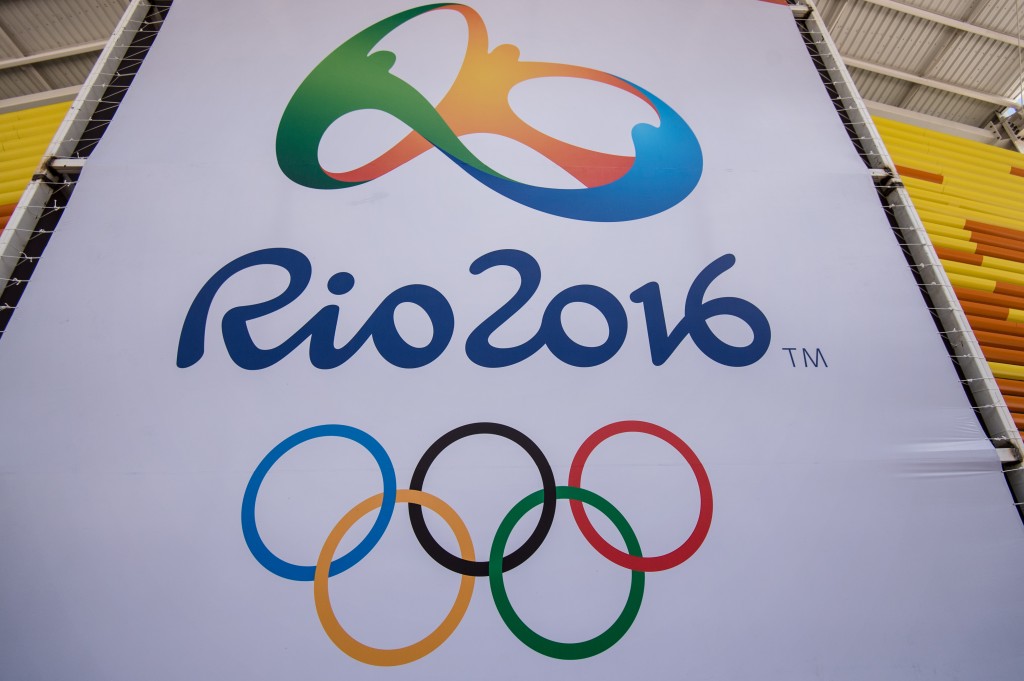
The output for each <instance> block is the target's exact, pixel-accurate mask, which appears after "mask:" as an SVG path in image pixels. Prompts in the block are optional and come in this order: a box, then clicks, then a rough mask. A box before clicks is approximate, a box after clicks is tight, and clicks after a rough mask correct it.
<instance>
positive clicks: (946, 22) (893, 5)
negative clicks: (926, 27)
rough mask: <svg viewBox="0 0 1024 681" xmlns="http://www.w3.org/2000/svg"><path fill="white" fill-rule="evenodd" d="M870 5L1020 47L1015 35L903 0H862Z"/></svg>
mask: <svg viewBox="0 0 1024 681" xmlns="http://www.w3.org/2000/svg"><path fill="white" fill-rule="evenodd" d="M864 1H865V2H868V3H870V4H872V5H878V6H879V7H885V8H886V9H891V10H895V11H897V12H902V13H903V14H909V15H910V16H914V17H918V18H919V19H927V20H928V21H933V22H935V23H936V24H942V25H943V26H949V27H951V28H956V29H959V30H961V31H965V32H967V33H973V34H974V35H980V36H984V37H986V38H989V39H991V40H998V41H999V42H1002V43H1006V44H1007V45H1013V46H1014V47H1017V48H1019V47H1021V41H1020V39H1019V38H1017V36H1014V35H1008V34H1006V33H1000V32H999V31H993V30H990V29H987V28H982V27H981V26H977V25H975V24H971V23H968V22H966V21H960V20H959V19H952V18H950V17H947V16H945V15H943V14H936V13H935V12H929V11H928V10H925V9H921V8H919V7H914V6H912V5H908V4H906V3H903V2H897V1H896V0H864Z"/></svg>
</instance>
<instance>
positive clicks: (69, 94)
mask: <svg viewBox="0 0 1024 681" xmlns="http://www.w3.org/2000/svg"><path fill="white" fill-rule="evenodd" d="M81 89H82V88H81V86H78V85H74V86H72V87H64V88H60V89H58V90H47V91H46V92H36V93H34V94H31V95H22V96H21V97H11V98H9V99H0V113H10V112H11V111H21V110H22V109H31V108H33V107H36V106H44V105H46V104H56V103H57V102H70V101H71V100H72V99H74V98H75V96H76V95H78V91H79V90H81Z"/></svg>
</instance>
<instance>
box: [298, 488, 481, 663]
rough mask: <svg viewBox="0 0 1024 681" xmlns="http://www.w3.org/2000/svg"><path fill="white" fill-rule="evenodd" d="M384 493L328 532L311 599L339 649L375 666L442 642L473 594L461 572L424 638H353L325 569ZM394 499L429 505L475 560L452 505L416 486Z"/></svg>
mask: <svg viewBox="0 0 1024 681" xmlns="http://www.w3.org/2000/svg"><path fill="white" fill-rule="evenodd" d="M383 499H384V495H383V494H376V495H374V496H372V497H370V498H369V499H366V500H365V501H362V502H360V503H358V504H356V506H355V507H354V508H353V509H352V510H351V511H349V512H348V513H346V514H345V515H344V516H343V517H342V519H341V520H339V521H338V524H337V525H335V526H334V529H333V530H331V533H330V534H329V535H327V541H326V542H324V547H323V548H322V549H321V550H320V556H319V557H318V558H317V559H316V572H314V573H313V599H314V601H315V602H316V614H317V616H318V617H319V618H320V624H321V625H323V628H324V631H325V632H327V636H329V637H330V639H331V641H333V642H334V645H336V646H338V648H339V649H340V650H341V652H343V653H345V654H346V655H348V656H349V657H351V658H353V659H356V660H359V661H360V662H364V663H366V664H372V665H377V666H378V667H393V666H396V665H400V664H408V663H409V662H412V661H413V660H418V659H420V658H421V657H424V656H425V655H428V654H430V653H431V652H433V651H434V650H435V649H436V648H437V647H438V646H440V645H441V644H442V643H444V642H445V641H446V640H447V639H448V637H449V636H451V634H452V632H453V631H455V627H457V626H459V622H461V621H462V618H463V617H464V616H465V614H466V610H467V609H468V608H469V601H470V599H471V598H472V597H473V584H474V582H475V581H476V580H475V579H474V578H473V577H472V576H470V575H463V576H462V582H461V583H460V584H459V593H458V595H457V596H456V597H455V604H454V605H453V606H452V609H451V611H450V612H449V613H448V615H447V616H445V618H444V620H443V621H442V622H441V624H440V625H439V626H438V627H437V629H434V631H432V632H430V633H429V634H428V635H427V637H426V638H424V639H422V640H420V641H418V642H416V643H413V644H412V645H410V646H406V647H404V648H393V649H387V648H373V647H370V646H368V645H366V644H364V643H360V642H359V641H357V640H355V639H354V638H352V636H350V635H349V633H348V632H347V631H345V629H344V628H342V626H341V624H340V623H339V622H338V618H337V617H335V616H334V608H333V607H331V596H330V593H329V592H328V590H327V579H328V572H329V571H330V565H331V559H332V558H333V557H334V552H335V551H336V550H337V549H338V544H340V543H341V539H342V537H344V536H345V533H346V532H348V531H349V530H350V529H351V528H352V525H354V524H355V522H356V521H357V520H359V519H360V518H362V517H363V516H364V515H366V514H367V513H369V512H370V511H372V510H374V509H376V508H379V507H380V505H381V503H382V502H383ZM395 502H396V503H405V504H419V505H420V506H424V507H426V508H429V509H430V510H432V511H433V512H434V513H436V514H437V515H439V516H441V519H442V520H444V521H445V522H446V523H448V527H450V528H451V529H452V532H453V533H454V534H455V539H456V540H457V541H458V543H459V553H461V554H462V557H463V558H464V559H465V560H476V556H475V554H474V553H473V540H472V539H471V538H470V536H469V530H468V529H466V524H465V523H464V522H462V518H460V517H459V516H458V514H457V513H456V512H455V511H454V509H452V507H451V506H449V505H448V504H446V503H445V502H443V501H441V500H440V499H438V498H437V497H435V496H434V495H433V494H428V493H426V492H420V491H417V490H409V489H400V490H398V494H397V496H396V497H395Z"/></svg>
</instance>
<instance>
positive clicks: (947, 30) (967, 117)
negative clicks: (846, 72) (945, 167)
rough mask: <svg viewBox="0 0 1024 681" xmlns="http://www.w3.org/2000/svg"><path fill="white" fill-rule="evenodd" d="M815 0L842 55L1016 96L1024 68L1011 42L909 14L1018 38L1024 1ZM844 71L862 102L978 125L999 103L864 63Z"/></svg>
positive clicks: (947, 82) (968, 87) (989, 92)
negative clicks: (926, 14)
mask: <svg viewBox="0 0 1024 681" xmlns="http://www.w3.org/2000/svg"><path fill="white" fill-rule="evenodd" d="M816 4H817V7H818V10H819V11H820V12H821V15H822V17H823V18H824V20H825V23H826V24H827V25H828V27H829V30H830V31H831V33H832V37H833V39H834V40H835V42H836V46H837V47H838V48H839V52H840V53H841V54H842V55H843V57H844V58H846V59H852V60H859V61H860V62H866V63H867V64H868V65H872V66H876V67H881V68H883V69H890V70H895V71H898V72H901V73H902V74H906V76H909V77H916V78H925V79H928V80H931V81H936V82H937V83H938V84H940V85H943V84H944V85H948V86H951V87H952V88H954V89H956V88H960V89H963V90H968V91H973V92H975V93H979V94H983V95H988V96H995V97H1002V98H1005V99H1017V98H1018V97H1019V96H1020V94H1021V86H1022V79H1024V74H1022V72H1021V59H1020V49H1019V48H1018V47H1017V46H1015V45H1012V44H1008V43H1007V42H1005V41H1000V40H996V39H993V38H992V37H989V36H984V35H977V34H974V33H971V32H968V31H967V30H963V29H961V28H956V27H953V26H948V25H944V24H943V23H940V20H936V19H929V18H922V17H919V16H914V15H913V10H915V9H916V10H924V11H925V12H931V13H934V14H937V15H941V17H945V18H948V19H952V20H956V21H961V22H966V23H967V24H971V25H973V26H977V27H980V28H983V29H988V30H990V31H996V32H998V33H1002V34H1004V35H1006V36H1010V37H1012V38H1015V39H1019V37H1020V31H1021V28H1022V26H1024V7H1022V5H1024V0H896V1H895V2H894V1H889V2H884V1H883V2H873V1H872V0H818V2H817V3H816ZM880 5H887V6H884V7H883V6H880ZM890 6H893V7H890ZM851 75H852V76H853V78H854V81H855V82H856V84H857V87H858V89H859V90H860V92H861V95H862V96H863V97H864V98H865V99H866V100H869V101H871V102H878V103H880V104H883V105H887V106H890V107H897V108H899V109H903V110H906V111H908V112H914V113H919V114H923V115H925V116H934V117H938V118H941V119H945V120H947V121H952V122H954V123H959V124H964V125H968V126H972V127H975V128H980V127H983V126H985V125H986V124H987V123H989V122H990V121H991V120H992V119H993V116H995V115H996V114H997V113H999V112H1001V111H1002V110H1003V108H1004V107H1003V106H1001V105H1000V104H997V103H994V102H991V101H989V102H986V101H983V100H982V99H978V98H976V97H972V96H964V94H960V93H954V92H949V91H946V90H943V89H941V88H940V87H937V86H933V85H924V84H920V83H914V82H910V81H909V80H907V79H906V78H905V77H894V76H893V75H891V74H888V73H886V74H882V73H878V72H875V71H872V70H870V69H866V68H853V69H851Z"/></svg>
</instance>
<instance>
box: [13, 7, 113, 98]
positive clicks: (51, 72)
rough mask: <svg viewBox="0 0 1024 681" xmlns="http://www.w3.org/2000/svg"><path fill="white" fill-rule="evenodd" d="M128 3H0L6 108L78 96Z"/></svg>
mask: <svg viewBox="0 0 1024 681" xmlns="http://www.w3.org/2000/svg"><path fill="white" fill-rule="evenodd" d="M128 3H129V0H4V1H3V2H0V111H12V110H17V109H19V108H28V107H30V106H38V105H40V104H49V103H52V102H58V101H68V100H71V99H74V97H75V95H76V94H77V93H78V90H79V88H80V87H81V85H82V83H84V82H85V79H86V77H87V76H88V75H89V71H90V70H91V69H92V66H93V64H94V63H95V62H96V57H97V56H98V55H99V53H100V50H102V49H103V46H104V45H105V44H106V42H107V39H108V38H109V37H110V34H111V33H112V32H113V30H114V27H115V26H116V25H117V22H118V20H119V19H120V18H121V15H122V14H124V11H125V9H126V8H127V7H128Z"/></svg>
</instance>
